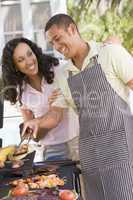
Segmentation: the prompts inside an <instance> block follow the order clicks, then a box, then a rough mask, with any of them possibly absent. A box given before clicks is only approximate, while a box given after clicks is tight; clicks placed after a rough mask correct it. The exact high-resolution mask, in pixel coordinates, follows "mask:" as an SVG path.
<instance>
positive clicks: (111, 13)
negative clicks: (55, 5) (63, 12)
mask: <svg viewBox="0 0 133 200" xmlns="http://www.w3.org/2000/svg"><path fill="white" fill-rule="evenodd" d="M81 2H82V3H81ZM98 2H100V1H96V0H93V1H87V0H83V1H77V3H75V1H74V0H68V1H67V3H68V14H70V15H71V16H72V17H73V18H74V20H75V21H76V23H77V24H78V27H79V29H80V32H81V35H82V36H83V38H85V39H87V40H90V39H94V40H97V41H104V40H105V39H106V38H107V37H108V36H112V35H116V36H118V37H120V38H121V40H122V41H123V45H124V46H125V47H126V48H127V49H128V50H129V51H130V52H131V53H132V54H133V19H132V18H133V0H123V4H122V6H123V7H122V8H121V12H120V11H119V5H120V4H119V3H120V2H121V1H120V0H119V1H112V4H111V7H109V8H108V9H106V11H105V12H104V13H103V15H100V12H99V8H98ZM116 2H117V3H116ZM87 3H88V4H87Z"/></svg>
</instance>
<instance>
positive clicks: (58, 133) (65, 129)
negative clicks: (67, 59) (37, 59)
mask: <svg viewBox="0 0 133 200" xmlns="http://www.w3.org/2000/svg"><path fill="white" fill-rule="evenodd" d="M57 68H58V67H57ZM41 89H42V92H39V91H37V90H36V89H34V88H32V87H31V86H30V85H29V84H25V85H24V92H23V93H22V99H21V101H22V104H23V105H24V106H25V107H26V108H27V109H29V110H31V111H32V112H33V113H34V116H35V117H41V116H43V115H44V114H46V113H47V112H48V109H49V105H48V97H49V96H50V95H51V94H52V91H53V90H55V89H57V87H56V86H55V84H54V83H53V84H48V83H46V81H44V79H43V80H42V83H41ZM78 135H79V123H78V116H77V114H76V113H75V112H74V111H73V109H72V108H70V109H69V108H68V109H65V111H64V117H63V120H62V121H61V122H60V123H59V125H58V126H57V127H56V128H54V129H52V130H51V131H49V132H48V134H47V135H46V136H45V137H44V138H43V139H42V140H40V142H39V143H40V144H42V145H54V144H60V143H64V142H67V141H70V140H72V139H73V138H75V137H77V136H78Z"/></svg>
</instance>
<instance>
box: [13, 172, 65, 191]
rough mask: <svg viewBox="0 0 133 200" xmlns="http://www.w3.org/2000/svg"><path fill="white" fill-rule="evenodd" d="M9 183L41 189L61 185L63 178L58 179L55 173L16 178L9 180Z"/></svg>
mask: <svg viewBox="0 0 133 200" xmlns="http://www.w3.org/2000/svg"><path fill="white" fill-rule="evenodd" d="M10 184H11V185H13V186H17V185H21V184H26V185H27V186H28V187H29V188H30V189H43V188H46V187H47V188H52V187H56V186H63V185H64V180H63V179H60V178H59V177H58V176H57V175H56V174H52V175H49V176H45V175H37V176H34V177H29V178H26V179H18V180H15V181H12V182H10Z"/></svg>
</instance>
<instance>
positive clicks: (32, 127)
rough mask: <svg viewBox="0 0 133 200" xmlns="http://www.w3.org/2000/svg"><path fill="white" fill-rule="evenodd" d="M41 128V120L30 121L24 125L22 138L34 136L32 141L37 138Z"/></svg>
mask: <svg viewBox="0 0 133 200" xmlns="http://www.w3.org/2000/svg"><path fill="white" fill-rule="evenodd" d="M39 129H40V126H39V118H36V119H32V120H28V121H26V122H24V123H23V129H22V133H21V136H22V138H28V137H29V135H31V134H32V135H31V136H32V139H34V140H35V139H36V138H37V134H38V132H39Z"/></svg>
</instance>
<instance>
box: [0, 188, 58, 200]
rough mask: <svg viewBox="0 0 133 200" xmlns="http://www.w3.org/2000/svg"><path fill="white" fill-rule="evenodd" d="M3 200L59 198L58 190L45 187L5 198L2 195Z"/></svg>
mask: <svg viewBox="0 0 133 200" xmlns="http://www.w3.org/2000/svg"><path fill="white" fill-rule="evenodd" d="M3 200H60V198H59V190H58V189H56V188H52V189H49V188H45V189H43V190H38V191H35V192H33V191H29V192H28V194H27V195H24V196H23V195H21V196H11V195H10V196H9V197H7V198H5V197H4V199H3Z"/></svg>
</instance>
